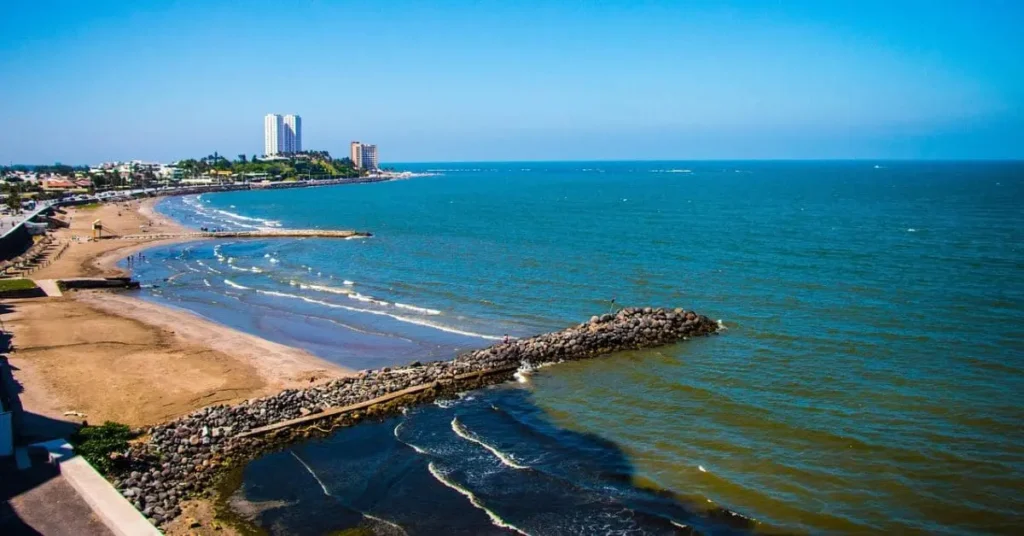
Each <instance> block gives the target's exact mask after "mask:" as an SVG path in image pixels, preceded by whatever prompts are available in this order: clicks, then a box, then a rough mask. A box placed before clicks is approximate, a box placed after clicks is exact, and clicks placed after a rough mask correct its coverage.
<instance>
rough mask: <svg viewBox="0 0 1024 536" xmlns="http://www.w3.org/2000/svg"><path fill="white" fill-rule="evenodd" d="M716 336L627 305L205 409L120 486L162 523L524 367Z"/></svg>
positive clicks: (162, 433)
mask: <svg viewBox="0 0 1024 536" xmlns="http://www.w3.org/2000/svg"><path fill="white" fill-rule="evenodd" d="M717 331H718V324H717V323H716V322H714V321H712V320H710V319H709V318H707V317H705V316H702V315H698V314H696V313H693V312H690V311H684V310H682V309H674V310H672V309H652V308H644V309H635V308H627V309H623V310H621V311H619V312H618V314H615V315H611V314H608V315H602V316H595V317H593V318H591V319H590V321H589V322H586V323H583V324H579V325H577V326H573V327H571V328H568V329H565V330H562V331H558V332H555V333H548V334H544V335H538V336H536V337H530V338H527V339H519V340H513V341H510V342H508V343H499V344H495V345H493V346H491V347H488V348H484V349H481V350H476V351H472V352H468V353H465V354H463V355H460V356H458V357H457V358H455V359H453V360H451V361H435V362H431V363H425V364H421V363H418V362H417V363H413V364H411V365H409V366H405V367H397V368H383V369H379V370H370V371H364V372H362V373H360V374H359V375H358V376H354V377H348V378H342V379H338V380H335V381H333V382H330V383H327V384H324V385H320V386H316V387H312V388H309V389H303V390H286V391H283V392H281V393H279V394H277V395H274V396H271V397H266V398H260V399H255V400H249V401H246V402H243V403H241V404H238V405H235V406H214V407H208V408H204V409H202V410H198V411H196V412H194V413H192V414H190V415H187V416H185V417H182V418H180V419H177V420H175V421H171V422H169V423H166V424H163V425H160V426H156V427H153V428H151V429H149V430H148V437H147V438H146V440H144V441H142V442H139V443H137V444H135V445H134V446H133V447H132V448H131V450H130V451H129V452H128V453H127V454H126V456H125V459H124V460H122V461H123V462H124V463H122V464H121V465H122V470H121V472H120V474H118V475H114V485H115V487H117V489H118V490H119V491H121V493H122V494H124V496H125V497H127V498H128V500H130V501H132V502H133V504H135V507H136V508H138V509H139V510H140V511H142V513H143V514H145V515H146V517H147V518H149V519H150V520H151V521H153V522H154V523H155V524H158V525H159V524H163V523H165V522H168V521H170V520H171V519H173V518H174V517H176V516H177V515H178V514H179V513H180V508H179V504H180V502H181V501H182V500H184V499H186V498H188V497H189V496H192V495H195V494H197V493H201V492H203V491H206V490H207V489H209V487H210V486H211V484H212V483H213V482H214V480H215V478H216V477H217V476H218V475H222V474H224V473H225V471H226V470H228V469H231V468H233V467H238V466H242V465H244V464H245V463H247V462H248V461H249V460H251V459H253V458H255V457H257V456H259V455H261V454H263V453H265V452H268V451H270V450H273V449H276V448H280V447H282V446H285V445H288V444H290V443H292V442H294V441H298V440H303V439H308V438H311V437H322V436H325V435H327V434H329V433H331V432H332V431H333V430H334V429H336V428H338V427H341V426H349V425H352V424H355V423H358V422H360V421H361V420H363V419H365V418H367V417H375V418H377V417H384V416H388V415H391V414H395V413H397V412H399V411H400V410H401V409H402V408H403V407H409V406H412V405H416V404H422V403H427V402H431V401H434V400H436V399H440V398H450V397H454V396H455V395H456V394H457V393H458V392H463V391H467V390H471V389H476V388H480V387H484V386H487V385H493V384H496V383H501V382H504V381H508V380H510V379H512V376H513V375H514V374H515V371H516V370H517V369H519V368H520V367H526V368H533V367H537V366H540V365H545V364H549V363H557V362H562V361H570V360H579V359H586V358H591V357H595V356H598V355H601V354H605V353H609V352H615V351H621V350H633V349H641V348H652V347H656V346H662V345H665V344H670V343H674V342H676V341H680V340H685V339H687V338H690V337H696V336H706V335H709V334H712V333H715V332H717ZM375 399H378V400H375Z"/></svg>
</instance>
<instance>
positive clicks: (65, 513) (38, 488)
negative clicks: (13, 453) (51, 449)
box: [0, 449, 112, 536]
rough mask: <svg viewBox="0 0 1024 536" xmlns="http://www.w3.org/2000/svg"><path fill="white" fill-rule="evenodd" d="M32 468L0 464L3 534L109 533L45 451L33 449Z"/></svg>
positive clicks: (97, 535)
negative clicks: (23, 468) (48, 458)
mask: <svg viewBox="0 0 1024 536" xmlns="http://www.w3.org/2000/svg"><path fill="white" fill-rule="evenodd" d="M30 458H31V459H32V467H31V468H30V469H25V470H18V469H17V467H15V465H14V459H13V458H10V459H9V460H4V461H3V463H0V534H3V535H4V536H21V535H37V534H43V535H45V536H51V535H53V536H64V535H67V536H78V535H82V536H112V535H111V532H110V531H109V530H108V529H107V527H106V526H105V525H104V524H103V523H102V522H101V521H100V520H99V518H98V517H96V514H94V513H93V511H92V509H91V508H89V505H88V504H86V502H85V500H84V499H82V497H81V496H79V495H78V493H77V492H76V491H75V490H74V488H72V487H71V485H70V484H68V483H67V481H66V480H64V477H62V476H61V475H60V473H59V472H58V470H57V467H56V465H54V464H50V463H47V454H46V453H45V452H43V451H41V450H35V449H33V450H32V451H31V453H30Z"/></svg>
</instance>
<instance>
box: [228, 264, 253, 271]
mask: <svg viewBox="0 0 1024 536" xmlns="http://www.w3.org/2000/svg"><path fill="white" fill-rule="evenodd" d="M228 268H231V269H232V270H234V271H236V272H248V271H249V270H247V269H245V268H241V267H238V266H235V265H234V264H229V265H228Z"/></svg>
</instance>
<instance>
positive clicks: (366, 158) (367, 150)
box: [349, 141, 378, 171]
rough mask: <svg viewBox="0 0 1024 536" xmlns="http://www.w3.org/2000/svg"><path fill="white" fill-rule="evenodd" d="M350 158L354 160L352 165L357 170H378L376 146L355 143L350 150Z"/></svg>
mask: <svg viewBox="0 0 1024 536" xmlns="http://www.w3.org/2000/svg"><path fill="white" fill-rule="evenodd" d="M349 158H351V159H352V164H353V165H355V166H356V169H366V170H370V171H376V170H377V169H378V165H377V163H378V161H377V146H376V145H367V144H365V143H360V142H358V141H354V142H352V146H351V148H350V149H349Z"/></svg>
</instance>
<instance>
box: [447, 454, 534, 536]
mask: <svg viewBox="0 0 1024 536" xmlns="http://www.w3.org/2000/svg"><path fill="white" fill-rule="evenodd" d="M427 471H430V474H431V476H433V477H434V478H435V479H437V481H438V482H440V483H442V484H444V485H445V486H448V487H449V488H451V489H453V490H455V491H457V492H459V493H461V494H462V495H464V496H465V497H466V498H467V499H469V502H470V503H471V504H472V505H473V506H475V507H477V508H479V509H480V510H483V511H484V513H485V514H487V517H489V518H491V523H493V524H494V525H495V526H498V527H501V528H503V529H508V530H513V531H515V532H518V533H519V534H522V535H523V536H529V534H527V533H526V532H525V531H523V530H521V529H519V528H518V527H516V526H514V525H512V524H510V523H509V522H507V521H505V520H504V519H502V518H500V517H498V514H496V513H494V512H492V511H490V510H488V509H487V507H485V506H484V505H483V504H482V503H481V502H480V499H477V497H476V495H473V493H472V492H471V491H469V490H467V489H465V488H463V487H462V486H459V485H458V484H456V483H455V482H452V481H451V480H448V479H447V478H446V477H445V475H444V474H443V473H441V471H439V470H438V469H437V466H435V465H434V462H430V463H428V464H427Z"/></svg>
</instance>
